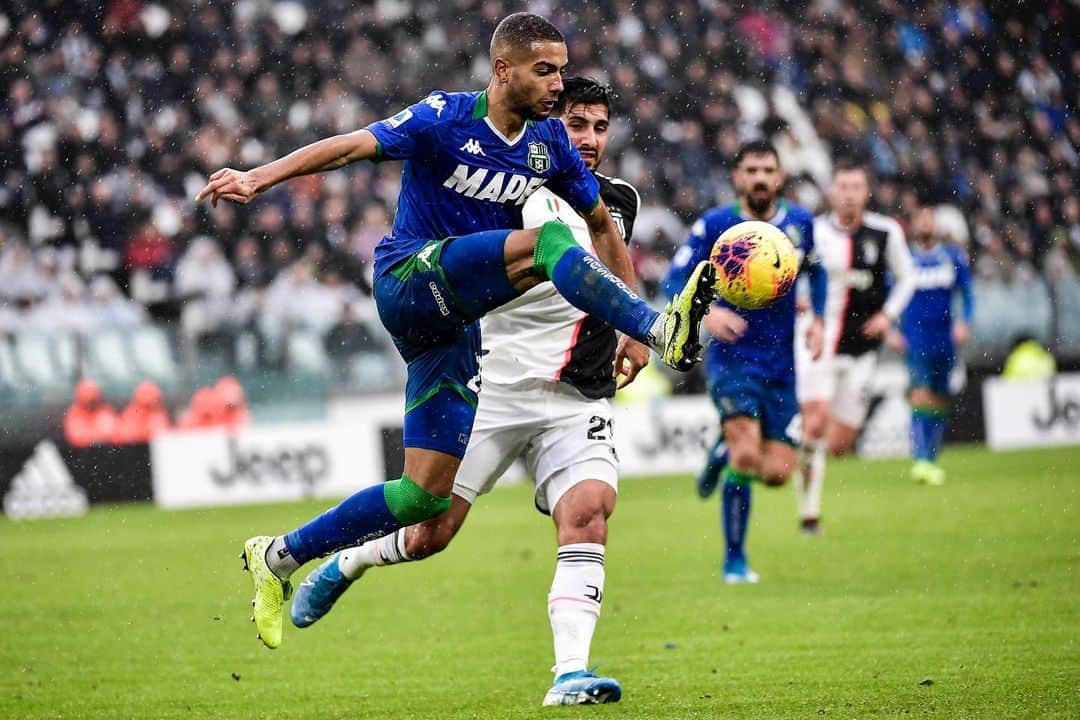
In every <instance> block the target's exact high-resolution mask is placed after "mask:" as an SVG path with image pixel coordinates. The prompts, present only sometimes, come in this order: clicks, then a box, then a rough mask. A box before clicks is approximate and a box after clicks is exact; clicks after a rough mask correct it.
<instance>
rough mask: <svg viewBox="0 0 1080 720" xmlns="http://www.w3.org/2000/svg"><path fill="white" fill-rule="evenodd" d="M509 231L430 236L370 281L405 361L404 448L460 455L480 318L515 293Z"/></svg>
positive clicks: (471, 410) (471, 408) (470, 408)
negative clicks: (506, 250)
mask: <svg viewBox="0 0 1080 720" xmlns="http://www.w3.org/2000/svg"><path fill="white" fill-rule="evenodd" d="M510 232H511V231H510V230H497V231H491V232H483V233H475V234H472V235H463V236H461V237H455V238H447V239H445V240H432V241H431V242H429V243H427V244H425V245H424V246H423V247H422V248H420V250H419V251H418V252H417V253H416V254H414V255H412V256H410V257H409V258H406V259H405V260H403V261H401V262H399V263H398V264H397V265H395V266H394V267H393V268H391V269H390V270H389V271H388V272H386V273H384V274H383V275H382V276H380V277H379V278H378V279H377V280H376V281H375V288H374V292H375V304H376V307H377V308H378V310H379V319H380V320H382V323H383V325H384V326H385V327H386V329H387V330H389V331H390V334H391V335H392V336H393V338H394V345H395V346H396V347H397V349H398V352H399V353H400V354H401V357H402V358H403V359H404V360H405V362H406V364H407V365H408V379H407V381H406V384H405V420H404V443H405V447H407V448H409V447H414V448H423V449H426V450H437V451H439V452H444V453H447V454H449V455H453V456H455V457H458V458H461V457H464V455H465V448H466V446H467V445H468V444H469V435H470V433H471V432H472V424H473V418H474V416H475V414H476V400H477V393H479V391H480V323H479V318H480V317H482V316H483V315H484V314H485V313H487V312H488V311H489V310H492V309H494V308H496V307H499V306H500V305H502V304H504V303H506V302H509V301H510V300H512V299H513V298H515V297H517V295H518V293H517V291H515V290H514V288H513V286H512V285H511V284H510V280H509V278H507V276H506V261H505V259H504V257H503V251H504V245H505V244H506V237H507V235H509V234H510Z"/></svg>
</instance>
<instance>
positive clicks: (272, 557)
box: [266, 535, 300, 580]
mask: <svg viewBox="0 0 1080 720" xmlns="http://www.w3.org/2000/svg"><path fill="white" fill-rule="evenodd" d="M266 564H267V565H268V566H270V572H272V573H274V574H275V575H277V576H278V577H279V578H281V579H282V580H288V579H289V576H290V575H292V574H293V573H294V572H296V571H297V569H298V568H299V567H300V563H298V562H296V560H294V559H293V556H292V555H291V554H289V548H287V547H285V538H284V537H283V536H281V535H278V536H277V537H276V538H274V541H273V542H271V543H270V545H269V546H267V548H266Z"/></svg>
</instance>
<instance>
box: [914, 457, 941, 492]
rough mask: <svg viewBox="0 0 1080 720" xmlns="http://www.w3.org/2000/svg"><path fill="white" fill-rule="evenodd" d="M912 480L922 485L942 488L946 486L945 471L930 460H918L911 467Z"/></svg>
mask: <svg viewBox="0 0 1080 720" xmlns="http://www.w3.org/2000/svg"><path fill="white" fill-rule="evenodd" d="M911 479H912V480H914V481H915V482H917V483H919V484H921V485H930V486H931V487H940V486H941V485H944V484H945V470H944V469H942V468H941V467H940V466H938V465H937V464H936V463H933V462H930V461H929V460H916V461H915V464H914V465H912V466H911Z"/></svg>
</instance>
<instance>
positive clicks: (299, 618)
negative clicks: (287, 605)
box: [289, 553, 353, 628]
mask: <svg viewBox="0 0 1080 720" xmlns="http://www.w3.org/2000/svg"><path fill="white" fill-rule="evenodd" d="M352 584H353V581H352V580H350V579H349V578H347V577H345V576H344V575H343V574H342V573H341V568H339V567H338V555H337V553H335V554H333V555H331V556H330V559H328V560H327V561H326V562H324V563H323V564H322V565H320V566H319V567H317V568H315V569H314V570H312V571H311V573H310V574H309V575H308V576H307V577H306V578H304V582H302V583H300V586H299V587H297V588H296V595H295V597H294V598H293V602H292V610H291V612H290V613H289V614H290V617H292V623H293V625H295V626H296V627H298V628H305V627H307V626H308V625H314V624H315V623H317V622H318V621H319V620H321V619H322V618H323V616H324V615H326V613H328V612H330V610H331V608H333V607H334V603H336V602H337V599H338V598H339V597H341V595H342V594H343V593H344V592H345V591H346V590H348V589H349V586H350V585H352Z"/></svg>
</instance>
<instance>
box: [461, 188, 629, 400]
mask: <svg viewBox="0 0 1080 720" xmlns="http://www.w3.org/2000/svg"><path fill="white" fill-rule="evenodd" d="M597 179H598V180H599V181H600V190H601V197H603V198H604V202H605V204H607V206H608V209H609V210H610V212H611V214H612V217H613V218H614V219H615V221H616V225H617V226H618V227H619V229H620V231H622V233H623V234H624V237H625V236H626V235H628V234H629V231H630V229H631V227H632V223H633V219H634V216H635V215H636V214H637V207H638V199H637V191H635V190H634V189H633V188H632V187H631V186H630V185H628V184H627V183H624V182H623V181H621V180H615V179H612V178H606V177H604V176H602V175H597ZM522 220H523V226H524V227H525V228H535V227H539V226H541V225H543V224H544V223H545V222H547V221H549V220H558V221H559V222H562V223H564V224H565V225H566V226H567V227H568V228H570V231H571V232H572V233H573V236H574V239H575V240H577V242H578V244H580V245H581V246H582V247H583V248H585V249H586V250H587V251H588V252H590V253H593V254H595V253H594V252H593V247H592V241H591V239H590V236H589V228H588V226H587V225H586V224H585V220H584V218H582V217H581V216H580V215H578V214H577V212H575V211H574V209H573V208H572V207H570V204H569V203H567V202H566V201H565V200H562V199H561V198H559V197H558V196H556V195H555V194H554V193H552V192H551V191H550V190H547V189H546V188H541V189H539V190H537V191H536V192H535V193H533V194H532V196H530V197H529V199H528V201H526V203H525V206H524V207H523V208H522ZM481 342H482V346H483V353H484V354H483V357H482V358H481V363H480V365H481V371H480V372H481V388H483V387H484V386H486V385H500V386H507V387H510V386H514V385H519V384H522V383H527V382H529V381H533V380H545V381H548V382H566V383H569V384H570V385H573V386H574V387H576V388H577V389H578V390H579V391H580V392H581V393H582V394H583V395H585V396H586V397H589V398H600V397H610V395H611V394H613V392H614V381H613V379H612V370H613V363H614V359H615V358H614V352H615V332H614V330H612V329H611V328H610V327H608V326H607V325H604V324H603V323H601V322H600V321H598V320H596V319H595V318H592V317H590V316H588V315H586V314H585V313H584V312H582V311H581V310H578V309H577V308H575V307H574V306H573V305H571V304H570V303H568V302H567V301H566V300H564V299H563V297H562V296H561V295H559V293H558V292H557V291H556V290H555V286H554V285H552V284H551V283H550V282H546V283H541V284H540V285H538V286H536V287H534V288H532V289H531V290H529V291H527V292H525V293H523V294H522V295H521V296H519V297H517V298H515V299H514V300H511V301H510V302H508V303H507V304H505V305H503V306H502V307H500V308H497V309H496V310H493V311H492V312H489V313H488V314H487V315H485V316H484V318H483V319H482V320H481Z"/></svg>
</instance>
